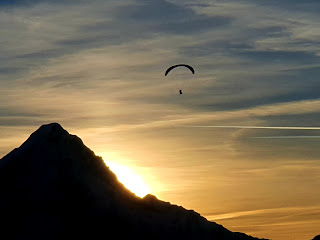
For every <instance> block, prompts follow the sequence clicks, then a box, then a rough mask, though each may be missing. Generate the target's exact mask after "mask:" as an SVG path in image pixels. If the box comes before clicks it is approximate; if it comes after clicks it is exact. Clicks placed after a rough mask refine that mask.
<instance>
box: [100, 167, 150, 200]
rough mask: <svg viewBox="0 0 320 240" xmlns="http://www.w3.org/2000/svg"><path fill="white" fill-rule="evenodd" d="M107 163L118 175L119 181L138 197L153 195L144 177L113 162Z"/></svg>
mask: <svg viewBox="0 0 320 240" xmlns="http://www.w3.org/2000/svg"><path fill="white" fill-rule="evenodd" d="M105 163H106V165H107V166H108V167H109V168H110V169H111V171H112V172H114V173H115V174H116V175H117V178H118V180H119V181H120V182H121V183H123V185H124V186H125V187H126V188H127V189H129V190H130V191H131V192H133V193H134V194H136V195H137V196H138V197H141V198H142V197H144V196H145V195H147V194H148V193H151V189H150V187H149V186H148V185H147V184H146V183H145V182H144V181H143V179H142V177H141V176H139V175H138V174H136V173H134V171H133V170H131V169H130V168H128V167H125V166H123V165H120V164H117V163H114V162H112V161H105Z"/></svg>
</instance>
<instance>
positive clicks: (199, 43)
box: [0, 0, 320, 239]
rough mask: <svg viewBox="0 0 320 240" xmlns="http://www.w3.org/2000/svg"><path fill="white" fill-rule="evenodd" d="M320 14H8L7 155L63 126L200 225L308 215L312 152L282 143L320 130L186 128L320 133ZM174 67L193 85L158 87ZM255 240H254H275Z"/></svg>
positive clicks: (280, 6)
mask: <svg viewBox="0 0 320 240" xmlns="http://www.w3.org/2000/svg"><path fill="white" fill-rule="evenodd" d="M319 11H320V3H319V1H311V0H307V1H294V0H290V1H289V0H278V1H276V0H260V1H253V0H241V1H231V0H226V1H218V0H216V1H209V0H198V1H194V0H193V1H189V0H185V1H182V0H171V1H164V0H150V1H140V0H124V1H121V2H120V1H100V0H95V1H90V2H87V1H54V2H52V1H41V0H37V1H32V0H29V1H28V0H25V1H1V2H0V36H1V37H0V132H1V135H2V137H1V138H0V155H1V156H3V155H5V154H6V153H8V152H9V151H10V150H11V149H13V148H14V147H17V146H19V144H21V143H22V141H24V140H25V139H26V137H27V136H28V135H29V134H31V132H33V131H34V130H35V129H36V128H38V127H39V126H40V125H42V124H45V123H48V122H59V123H61V125H62V126H63V127H64V128H66V129H67V130H68V131H69V132H71V133H73V134H77V135H79V137H81V138H82V139H84V141H85V143H86V144H87V145H88V147H90V148H92V149H93V150H94V151H95V152H96V153H97V154H101V155H103V154H105V155H104V157H106V156H109V155H108V153H107V152H113V153H115V154H118V155H119V156H121V157H119V160H118V162H119V163H120V164H124V165H127V166H129V167H132V168H135V169H136V171H138V172H139V173H140V174H142V175H143V174H146V175H145V178H147V179H149V178H150V179H151V177H150V176H149V177H148V176H147V173H146V172H147V171H148V172H152V173H153V176H154V178H155V180H152V181H154V182H162V185H161V186H162V187H160V185H157V186H158V187H154V193H155V194H156V195H157V196H160V198H165V199H164V200H168V201H172V202H177V203H179V204H181V205H184V206H186V207H190V208H194V209H195V210H198V211H199V212H201V213H202V214H209V215H212V213H219V214H220V213H221V212H219V211H218V210H219V209H224V211H225V212H232V211H234V212H247V211H251V210H252V211H256V210H259V211H260V210H261V209H264V208H265V209H269V208H275V209H278V208H279V207H288V209H289V210H290V211H291V209H292V207H296V206H300V207H301V206H302V205H303V207H308V206H309V207H311V208H312V209H314V207H315V206H314V204H316V202H317V201H318V200H320V193H319V190H318V188H317V189H316V186H317V184H319V181H320V179H319V177H318V174H317V170H319V168H320V162H319V156H320V152H319V149H318V145H317V141H318V140H317V139H316V138H311V137H309V138H308V137H306V138H305V139H304V138H294V137H293V138H281V136H318V135H320V134H319V133H318V130H299V131H297V130H294V131H293V130H285V129H283V130H275V129H273V130H271V129H211V128H210V129H194V128H185V127H181V126H185V125H230V126H232V125H233V126H288V127H290V126H305V127H317V126H320V124H319V121H318V119H319V114H320V112H319V109H320V100H319V99H320V94H319V91H318V88H319V87H320V81H319V73H320V14H319ZM177 63H186V64H190V65H192V66H193V67H194V68H195V71H196V73H195V75H191V74H190V72H188V71H185V70H184V69H175V70H174V71H172V72H171V73H170V74H169V75H168V76H167V77H164V72H165V70H166V69H167V67H169V66H170V65H173V64H177ZM179 88H183V91H184V94H183V95H182V96H180V95H179V94H178V90H179ZM273 137H274V138H273ZM112 156H114V155H112ZM155 166H156V167H155ZM194 166H197V167H194ZM139 169H140V170H139ZM143 169H144V170H143ZM146 169H147V170H146ZM306 169H309V170H308V176H305V175H304V172H305V171H306ZM310 169H314V170H310ZM244 172H245V173H246V174H243V173H244ZM257 172H259V173H261V174H262V175H261V176H263V178H261V176H260V175H257V174H256V173H257ZM231 173H232V174H231ZM185 176H188V178H189V181H187V182H186V181H185ZM199 176H202V178H200V177H199ZM285 176H288V178H285ZM150 181H151V180H150ZM173 182H174V183H176V184H173ZM208 182H217V183H218V182H220V183H223V184H222V185H219V184H213V183H210V184H208ZM197 184H198V185H197ZM199 184H201V185H202V186H205V187H203V189H202V188H201V189H202V191H204V192H208V196H203V197H201V200H197V197H196V196H197V194H198V191H197V188H198V186H199ZM155 186H156V183H155ZM272 186H274V187H272ZM279 186H281V188H280V187H279ZM293 186H294V187H295V188H296V191H297V192H296V194H286V192H285V191H284V189H290V188H292V187H293ZM237 189H238V191H239V192H237ZM186 192H187V193H186ZM226 192H229V193H226ZM232 193H233V194H235V195H236V196H238V197H235V200H234V201H237V202H239V204H240V203H241V204H242V205H241V204H240V205H237V206H235V204H234V203H232V201H233V200H232V201H231V200H230V202H228V199H230V194H232ZM186 194H187V196H188V199H189V200H188V201H187V200H185V199H186V198H185V196H186ZM216 194H220V195H221V196H226V198H224V197H220V198H219V199H216V198H215V197H214V196H215V195H216ZM301 194H304V196H306V197H309V200H310V199H311V200H310V201H309V202H308V203H306V202H305V200H303V199H300V197H299V196H300V195H301ZM244 196H245V197H244ZM265 196H271V197H270V198H271V200H265ZM289 196H290V199H289ZM259 201H260V202H263V204H260V205H259V204H257V202H259ZM245 202H247V203H250V204H251V205H249V204H248V205H246V204H245ZM283 202H287V203H288V206H286V205H283V204H282V203H283ZM208 205H210V206H213V205H214V206H216V207H211V208H210V209H209V210H208V209H206V207H205V206H208ZM252 208H254V209H252ZM298 209H300V208H298ZM303 209H304V208H303ZM289 210H288V211H289ZM295 211H296V210H295ZM225 212H222V213H221V214H223V213H225ZM236 215H237V214H236ZM317 216H319V215H317ZM310 218H311V217H310ZM304 220H305V219H304ZM226 223H227V224H230V226H231V225H232V224H231V223H229V222H226ZM228 226H229V225H228ZM228 226H226V227H228ZM232 226H237V224H234V225H232ZM232 226H231V228H232ZM264 227H265V228H266V229H267V228H268V227H266V226H264ZM232 229H234V230H237V228H236V227H235V228H232ZM239 229H240V228H239ZM257 229H258V228H256V229H249V228H248V229H247V228H246V230H248V231H249V232H248V233H252V234H255V233H256V234H261V235H260V237H271V236H266V235H263V233H264V232H263V233H260V232H259V231H258V230H257ZM279 231H280V230H279ZM283 231H284V232H285V230H283ZM288 231H289V230H288ZM297 231H298V230H297ZM310 231H311V230H310ZM266 232H267V231H266ZM312 234H313V235H315V233H313V232H312ZM312 234H311V233H310V238H311V236H312ZM286 236H288V235H285V233H284V237H283V239H285V237H286ZM297 236H299V235H297ZM273 239H277V238H276V237H274V238H273ZM278 239H280V238H278ZM287 239H288V238H287Z"/></svg>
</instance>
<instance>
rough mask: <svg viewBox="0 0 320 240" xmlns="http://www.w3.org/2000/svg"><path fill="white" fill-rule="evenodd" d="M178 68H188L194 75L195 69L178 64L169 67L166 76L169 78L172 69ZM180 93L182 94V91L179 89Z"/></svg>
mask: <svg viewBox="0 0 320 240" xmlns="http://www.w3.org/2000/svg"><path fill="white" fill-rule="evenodd" d="M176 67H186V68H188V69H189V70H190V71H191V72H192V74H194V69H193V67H191V66H190V65H187V64H177V65H173V66H171V67H169V68H168V69H167V70H166V72H165V74H164V75H165V76H167V75H168V74H169V72H170V71H171V70H172V69H174V68H176ZM179 93H180V94H182V89H179Z"/></svg>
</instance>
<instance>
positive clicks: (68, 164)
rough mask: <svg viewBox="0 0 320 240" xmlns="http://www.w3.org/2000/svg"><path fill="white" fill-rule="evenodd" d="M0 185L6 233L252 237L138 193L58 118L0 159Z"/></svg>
mask: <svg viewBox="0 0 320 240" xmlns="http://www.w3.org/2000/svg"><path fill="white" fill-rule="evenodd" d="M0 189H1V193H2V194H1V198H0V212H1V217H0V218H1V220H2V222H4V223H5V224H3V225H2V229H3V232H4V233H3V234H11V238H10V239H65V238H72V239H74V238H84V237H87V238H90V239H100V238H102V237H106V238H108V237H112V236H113V235H115V236H117V237H116V238H118V239H123V238H129V237H130V238H140V239H219V240H235V239H237V240H241V239H243V240H252V239H255V238H252V237H250V236H247V235H245V234H242V233H233V232H230V231H228V230H227V229H225V228H223V227H222V226H220V225H218V224H216V223H214V222H209V221H207V220H206V219H205V218H203V217H201V216H200V214H198V213H196V212H194V211H193V210H186V209H184V208H183V207H179V206H176V205H172V204H170V203H169V202H164V201H160V200H158V199H157V197H156V196H153V195H151V194H149V195H147V196H146V197H144V198H143V199H141V198H138V197H136V196H135V195H134V194H133V193H131V192H130V191H129V190H127V189H126V188H125V187H124V186H123V185H122V184H121V183H120V182H119V181H118V180H117V178H116V175H115V174H114V173H113V172H111V171H110V169H109V168H108V167H107V166H106V165H105V163H104V161H103V160H102V158H101V157H98V156H96V155H95V154H94V153H93V151H91V150H90V149H89V148H87V147H86V146H85V145H84V144H83V142H82V141H81V139H80V138H79V137H77V136H75V135H71V134H69V133H68V132H67V131H66V130H64V129H63V128H62V127H61V125H60V124H58V123H51V124H47V125H43V126H41V127H40V128H39V129H38V130H36V131H35V132H34V133H33V134H31V136H30V137H29V138H28V139H27V141H25V142H24V143H23V144H22V145H21V146H20V147H19V148H16V149H14V150H13V151H12V152H10V153H9V154H8V155H6V156H5V157H3V158H2V159H1V160H0ZM17 220H18V221H17ZM8 236H9V235H8Z"/></svg>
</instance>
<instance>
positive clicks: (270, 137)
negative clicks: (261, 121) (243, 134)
mask: <svg viewBox="0 0 320 240" xmlns="http://www.w3.org/2000/svg"><path fill="white" fill-rule="evenodd" d="M251 138H260V139H276V138H279V139H289V138H297V139H299V138H300V139H302V138H320V136H266V137H251Z"/></svg>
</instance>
